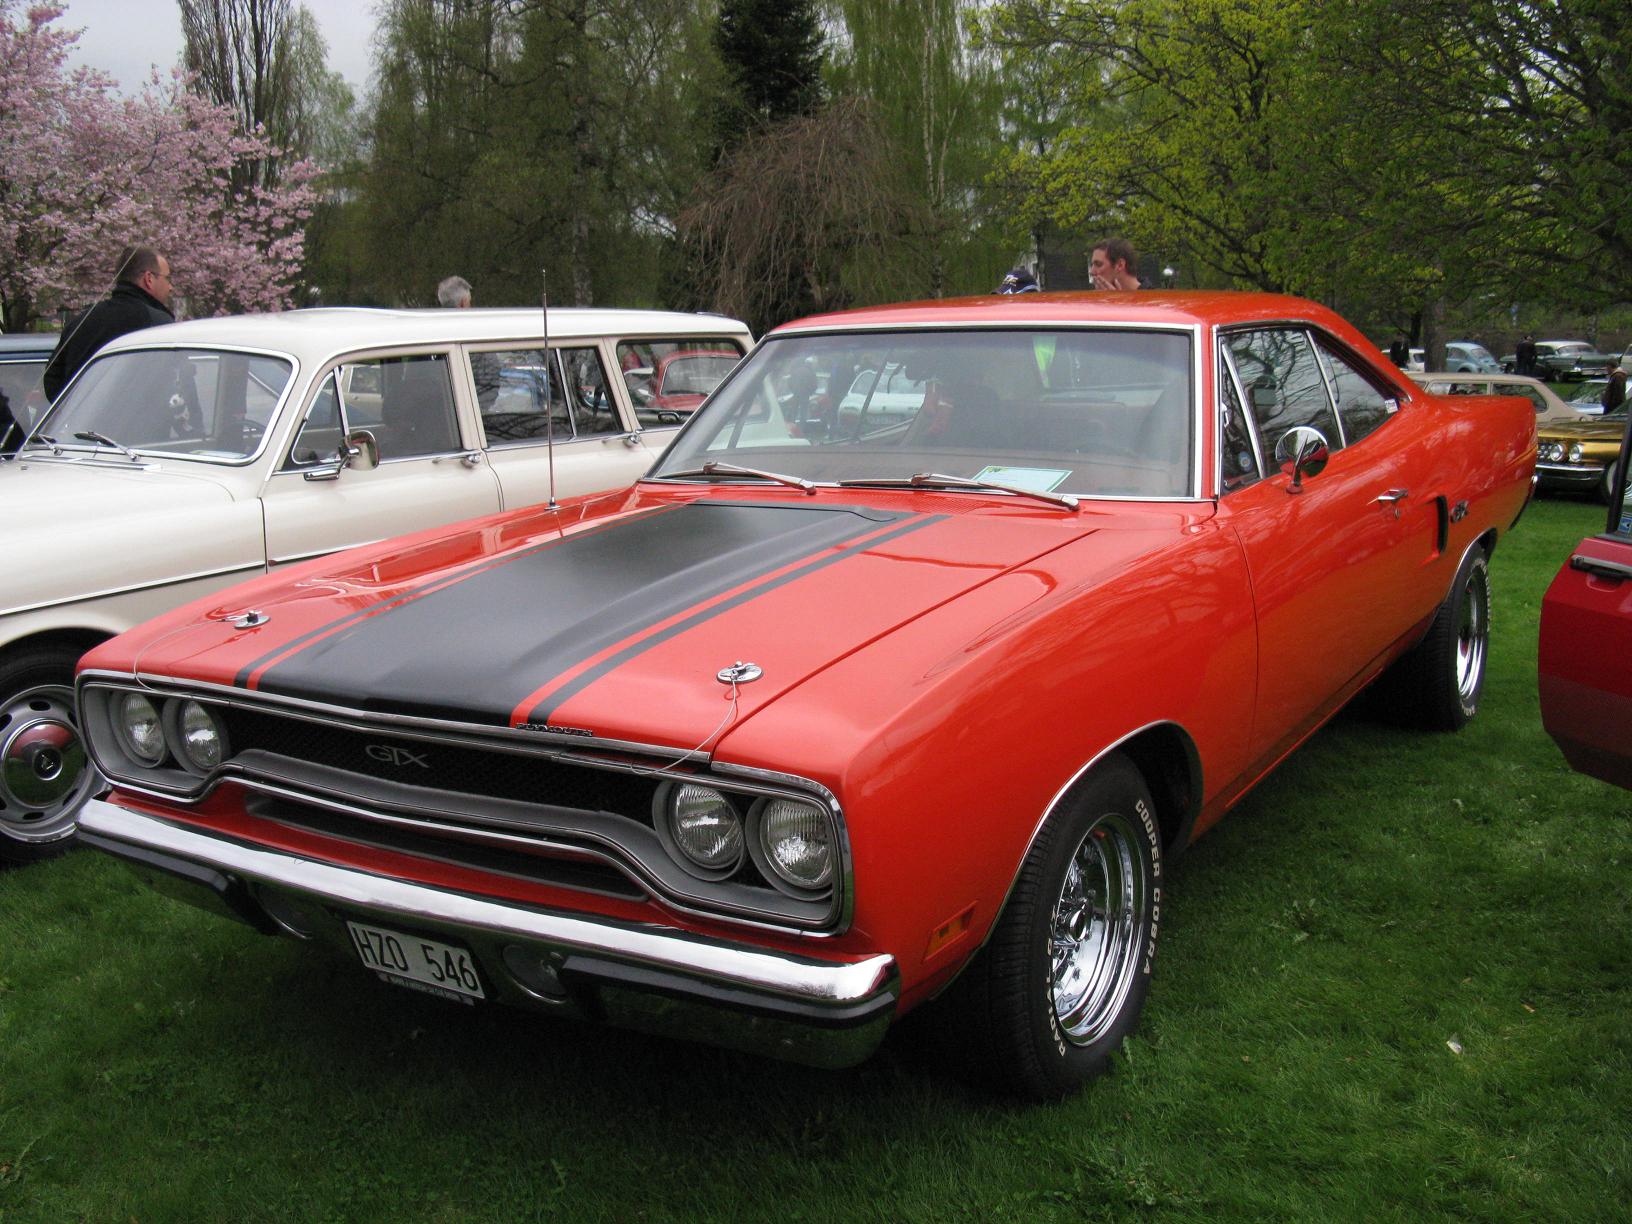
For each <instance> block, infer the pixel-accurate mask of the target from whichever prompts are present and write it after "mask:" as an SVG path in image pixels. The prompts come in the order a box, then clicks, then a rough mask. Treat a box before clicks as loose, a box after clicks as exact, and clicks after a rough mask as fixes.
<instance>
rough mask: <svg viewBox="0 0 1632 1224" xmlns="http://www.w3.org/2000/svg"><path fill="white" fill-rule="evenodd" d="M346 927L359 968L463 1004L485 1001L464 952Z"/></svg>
mask: <svg viewBox="0 0 1632 1224" xmlns="http://www.w3.org/2000/svg"><path fill="white" fill-rule="evenodd" d="M346 926H347V927H349V928H350V929H351V942H352V944H353V946H355V947H356V949H357V955H358V956H360V957H361V958H362V961H363V964H364V965H365V966H367V967H368V968H370V969H372V970H374V972H375V973H377V974H379V975H380V977H382V978H383V979H385V980H386V981H388V982H393V983H395V984H396V985H398V986H408V987H411V988H412V989H414V990H423V991H425V992H426V993H428V994H434V995H440V996H442V997H443V998H448V999H457V1000H459V1001H460V1002H463V1003H468V1002H470V1001H471V1000H472V999H484V998H486V997H487V996H486V995H484V994H483V993H482V979H481V978H479V977H477V976H476V964H475V962H474V961H472V960H471V958H470V953H469V952H467V951H466V950H465V949H464V948H461V947H458V946H456V945H454V944H445V943H438V942H437V941H436V940H434V939H422V938H421V937H420V936H418V935H404V934H403V933H402V932H401V931H388V930H386V929H385V928H383V927H376V926H366V925H364V924H363V923H361V922H347V923H346Z"/></svg>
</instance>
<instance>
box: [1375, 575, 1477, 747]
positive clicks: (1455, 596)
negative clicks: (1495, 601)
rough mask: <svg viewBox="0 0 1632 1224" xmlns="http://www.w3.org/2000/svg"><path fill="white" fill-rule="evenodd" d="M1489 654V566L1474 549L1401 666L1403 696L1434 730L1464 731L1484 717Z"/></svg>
mask: <svg viewBox="0 0 1632 1224" xmlns="http://www.w3.org/2000/svg"><path fill="white" fill-rule="evenodd" d="M1489 655H1490V562H1489V559H1488V558H1487V557H1486V556H1485V552H1484V550H1483V549H1482V548H1481V549H1475V550H1474V551H1473V552H1471V553H1469V554H1468V557H1467V559H1466V560H1464V561H1463V562H1462V568H1461V570H1459V571H1458V572H1457V575H1456V582H1455V583H1454V584H1453V585H1452V587H1451V592H1450V594H1449V595H1447V596H1446V597H1445V602H1444V603H1442V604H1440V606H1439V611H1438V612H1437V613H1435V614H1434V621H1433V624H1432V625H1430V626H1429V627H1428V633H1427V636H1425V637H1424V638H1423V639H1422V641H1421V642H1419V643H1418V644H1417V645H1416V647H1415V648H1413V649H1412V651H1411V652H1410V653H1409V654H1407V655H1406V656H1405V657H1404V658H1402V659H1401V660H1400V662H1399V664H1398V665H1397V666H1398V667H1399V669H1400V672H1401V679H1402V680H1404V681H1405V682H1406V683H1405V684H1403V685H1402V686H1401V687H1402V690H1403V692H1402V694H1401V695H1402V697H1403V698H1404V699H1405V700H1406V701H1407V702H1408V703H1409V708H1408V712H1409V713H1410V714H1412V715H1413V716H1414V719H1415V721H1417V722H1419V723H1421V724H1422V725H1423V726H1424V727H1426V728H1428V729H1429V730H1432V731H1460V730H1461V729H1462V728H1463V727H1465V726H1467V725H1468V723H1469V722H1471V721H1472V719H1473V716H1474V715H1475V714H1477V713H1478V712H1479V697H1480V694H1481V693H1483V691H1484V687H1485V671H1486V665H1487V663H1488V661H1489Z"/></svg>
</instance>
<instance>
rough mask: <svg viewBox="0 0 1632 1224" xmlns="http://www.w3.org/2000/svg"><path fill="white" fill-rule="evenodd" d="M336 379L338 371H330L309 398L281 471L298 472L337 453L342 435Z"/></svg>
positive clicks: (323, 461) (326, 460)
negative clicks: (304, 414)
mask: <svg viewBox="0 0 1632 1224" xmlns="http://www.w3.org/2000/svg"><path fill="white" fill-rule="evenodd" d="M342 368H343V367H342ZM339 377H340V371H339V370H334V371H331V372H330V374H329V376H328V377H327V378H325V379H324V380H323V385H322V386H321V387H319V388H318V391H317V394H316V395H315V396H313V397H312V406H311V408H309V409H308V410H307V412H306V420H305V421H304V422H302V424H301V426H300V432H299V433H297V434H296V435H295V441H294V445H292V446H291V447H290V448H289V457H288V458H287V459H286V460H284V463H283V470H284V471H286V472H292V471H298V470H299V469H301V468H307V467H311V466H312V465H313V464H317V463H325V462H328V461H329V460H332V459H333V458H334V457H335V455H336V454H337V453H338V452H339V450H340V439H341V438H342V437H343V436H344V434H345V430H344V429H343V428H342V426H341V422H340V397H339V395H338V394H337V393H336V391H335V387H336V384H337V382H338V380H339Z"/></svg>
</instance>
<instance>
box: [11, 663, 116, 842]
mask: <svg viewBox="0 0 1632 1224" xmlns="http://www.w3.org/2000/svg"><path fill="white" fill-rule="evenodd" d="M79 653H80V652H79V651H77V650H75V649H73V648H71V647H67V646H37V647H32V648H29V649H25V650H20V651H18V652H17V653H15V654H13V655H10V656H7V657H6V658H4V659H0V860H9V861H11V862H14V863H31V862H35V861H37V860H39V859H43V858H49V857H51V856H52V855H55V854H61V853H62V852H63V851H65V850H67V849H68V848H69V847H70V846H72V845H73V838H74V830H75V823H76V822H75V814H76V813H77V812H78V811H79V806H80V804H81V803H83V802H84V800H85V799H86V797H87V796H89V795H90V794H91V793H92V792H93V791H94V790H95V789H96V788H97V787H98V786H100V775H98V774H97V772H96V769H95V767H94V766H92V765H91V763H90V760H89V758H88V757H87V756H86V753H85V745H84V742H83V741H82V739H81V738H80V733H79V723H78V720H77V717H76V715H75V712H74V664H75V663H77V662H78V661H79Z"/></svg>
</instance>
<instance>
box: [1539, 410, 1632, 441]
mask: <svg viewBox="0 0 1632 1224" xmlns="http://www.w3.org/2000/svg"><path fill="white" fill-rule="evenodd" d="M1625 432H1626V418H1625V417H1624V416H1608V417H1604V416H1593V417H1584V418H1582V419H1581V420H1579V421H1556V422H1553V423H1551V424H1548V425H1544V426H1543V427H1542V428H1541V429H1540V430H1539V431H1538V436H1539V437H1542V438H1556V439H1562V440H1565V441H1583V440H1586V439H1589V438H1590V439H1593V440H1595V441H1600V442H1601V441H1614V442H1619V441H1620V440H1621V436H1622V435H1623V434H1624V433H1625Z"/></svg>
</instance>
